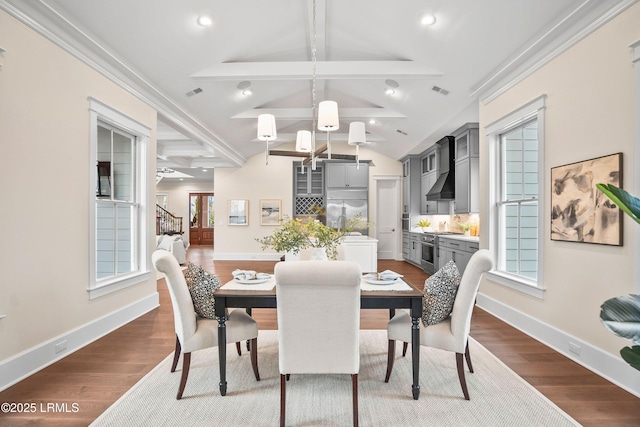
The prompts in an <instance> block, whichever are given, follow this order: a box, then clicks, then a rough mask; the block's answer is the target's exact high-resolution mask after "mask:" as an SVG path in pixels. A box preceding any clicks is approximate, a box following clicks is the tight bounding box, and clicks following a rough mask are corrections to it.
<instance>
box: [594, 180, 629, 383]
mask: <svg viewBox="0 0 640 427" xmlns="http://www.w3.org/2000/svg"><path fill="white" fill-rule="evenodd" d="M596 187H597V188H598V189H599V190H600V191H602V192H603V193H604V195H605V196H607V197H608V198H609V199H611V201H612V202H613V203H615V204H616V206H618V207H619V208H620V209H622V211H623V212H624V213H626V214H627V215H629V216H630V217H631V218H633V220H634V221H635V222H637V223H639V224H640V199H638V198H637V197H635V196H632V195H631V194H629V193H628V192H626V191H625V190H623V189H622V188H619V187H616V186H615V185H612V184H596ZM600 309H601V310H600V319H601V320H602V323H603V324H604V326H605V327H606V328H607V329H609V330H610V331H611V332H613V333H614V334H616V335H618V336H620V337H623V338H629V339H632V340H633V341H634V343H637V342H640V295H629V296H623V297H616V298H611V299H608V300H606V301H605V302H604V303H603V304H602V305H601V306H600ZM620 356H622V359H624V361H625V362H627V363H628V364H629V365H631V366H632V367H634V368H635V369H637V370H639V371H640V345H634V346H632V347H624V348H623V349H622V350H620Z"/></svg>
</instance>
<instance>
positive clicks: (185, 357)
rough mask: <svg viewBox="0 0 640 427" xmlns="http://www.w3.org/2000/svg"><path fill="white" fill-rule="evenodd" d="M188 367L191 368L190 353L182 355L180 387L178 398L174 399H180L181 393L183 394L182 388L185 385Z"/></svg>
mask: <svg viewBox="0 0 640 427" xmlns="http://www.w3.org/2000/svg"><path fill="white" fill-rule="evenodd" d="M189 366H191V353H185V354H183V355H182V377H181V378H180V387H178V396H176V399H178V400H180V399H182V393H183V392H184V386H186V385H187V377H188V376H189Z"/></svg>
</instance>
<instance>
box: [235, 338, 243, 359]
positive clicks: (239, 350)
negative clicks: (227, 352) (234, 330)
mask: <svg viewBox="0 0 640 427" xmlns="http://www.w3.org/2000/svg"><path fill="white" fill-rule="evenodd" d="M236 351H237V352H238V356H242V349H241V348H240V341H238V342H237V343H236Z"/></svg>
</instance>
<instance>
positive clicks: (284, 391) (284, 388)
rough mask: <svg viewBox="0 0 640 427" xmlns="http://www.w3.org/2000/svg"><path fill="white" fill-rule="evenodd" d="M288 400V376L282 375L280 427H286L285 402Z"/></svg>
mask: <svg viewBox="0 0 640 427" xmlns="http://www.w3.org/2000/svg"><path fill="white" fill-rule="evenodd" d="M286 398H287V380H286V375H282V374H280V427H284V413H285V412H284V411H285V401H286Z"/></svg>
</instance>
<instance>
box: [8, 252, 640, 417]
mask: <svg viewBox="0 0 640 427" xmlns="http://www.w3.org/2000/svg"><path fill="white" fill-rule="evenodd" d="M187 257H188V259H189V260H190V261H191V262H193V263H195V264H200V265H202V266H203V267H205V268H206V269H207V270H209V271H211V272H215V273H217V274H218V275H219V276H220V277H221V280H222V281H223V282H224V281H227V280H229V279H231V271H233V269H235V268H238V267H240V268H247V269H249V268H250V269H253V270H256V271H269V270H271V269H272V268H273V265H274V263H273V262H265V261H249V262H244V261H243V262H238V261H217V262H215V264H214V263H213V261H212V259H213V250H212V249H211V248H207V247H197V246H192V247H191V248H190V249H189V251H188V253H187ZM378 268H379V270H380V271H383V270H385V269H392V270H394V271H398V272H400V273H402V274H404V275H405V277H406V278H407V279H408V280H409V281H410V282H412V283H421V282H423V281H424V279H425V278H426V277H427V276H426V274H424V273H423V272H422V270H420V269H419V268H416V267H414V266H412V265H410V264H408V263H405V262H402V261H380V262H379V266H378ZM158 290H159V294H160V307H159V308H157V309H155V310H153V311H152V312H150V313H147V314H146V315H144V316H142V317H140V318H138V319H136V320H135V321H133V322H131V323H129V324H127V325H125V326H123V327H121V328H119V329H117V330H116V331H114V332H112V333H110V334H109V335H107V336H105V337H103V338H101V339H99V340H97V341H95V342H94V343H92V344H90V345H88V346H86V347H84V348H82V349H80V350H78V351H76V352H75V353H73V354H70V355H69V356H67V357H66V358H65V359H63V360H61V361H59V362H57V363H55V364H53V365H51V366H49V367H47V368H45V369H43V370H41V371H40V372H38V373H36V374H34V375H32V376H31V377H29V378H27V379H25V380H23V381H21V382H20V383H18V384H16V385H14V386H12V387H10V388H8V389H7V390H4V391H3V392H0V403H2V402H16V403H34V404H35V406H36V411H35V412H32V413H21V414H12V413H2V412H0V425H10V426H86V425H88V424H90V423H91V422H92V421H93V420H94V419H95V418H96V417H98V416H99V415H100V414H101V413H102V412H104V411H105V410H106V409H107V408H108V407H109V406H110V405H111V404H113V403H114V402H115V401H116V400H117V399H118V398H119V397H120V396H122V395H123V394H124V393H125V392H126V391H127V390H128V389H129V388H131V386H133V385H134V384H135V383H136V382H137V381H138V380H140V378H142V377H143V376H144V375H145V374H146V373H147V372H149V371H150V370H151V369H152V368H153V367H154V366H156V365H157V364H158V363H159V362H160V361H161V360H162V359H164V358H165V357H166V356H167V355H168V354H169V353H171V352H172V351H173V346H174V344H175V334H174V331H173V314H172V309H171V302H170V301H169V295H168V292H167V290H166V286H165V285H164V281H163V280H161V281H160V282H159V286H158ZM253 316H254V318H256V320H257V321H258V324H259V327H260V328H261V329H276V327H277V320H276V316H275V311H274V310H260V309H256V310H254V311H253ZM387 320H388V313H387V312H386V311H384V310H363V311H362V321H361V324H362V327H363V328H367V329H385V328H386V325H387ZM471 335H472V336H473V337H474V338H475V339H477V340H478V341H479V342H480V343H481V344H482V345H484V346H485V347H486V348H488V349H489V350H490V351H491V352H493V354H495V355H496V356H497V357H499V358H500V359H501V360H502V361H503V362H504V363H505V364H507V365H508V366H509V367H510V368H511V369H513V370H514V371H515V372H516V373H518V374H519V375H520V376H521V377H522V378H524V379H525V380H526V381H528V382H529V383H530V384H532V385H533V386H534V387H536V388H537V389H538V390H539V391H540V392H541V393H542V394H544V395H545V396H547V397H548V398H549V399H551V400H552V401H553V402H554V403H555V404H556V405H558V406H559V407H560V408H562V409H563V410H564V411H566V412H567V413H568V414H569V415H571V416H572V417H573V418H575V419H576V420H577V421H578V422H580V423H581V424H583V425H585V426H639V425H640V399H639V398H637V397H635V396H633V395H631V394H630V393H628V392H626V391H624V390H622V389H620V388H619V387H616V386H615V385H613V384H611V383H610V382H608V381H606V380H604V379H603V378H601V377H599V376H597V375H595V374H593V373H591V372H590V371H588V370H587V369H585V368H583V367H582V366H580V365H578V364H577V363H574V362H572V361H571V360H569V359H567V358H565V357H564V356H562V355H560V354H559V353H556V352H555V351H553V350H551V349H549V348H548V347H546V346H545V345H543V344H541V343H539V342H538V341H536V340H534V339H532V338H530V337H528V336H527V335H525V334H523V333H521V332H520V331H518V330H516V329H514V328H512V327H511V326H509V325H507V324H505V323H504V322H502V321H500V320H499V319H497V318H495V317H493V316H492V315H490V314H488V313H486V312H484V311H483V310H481V309H478V308H476V310H475V313H474V317H473V321H472V325H471ZM452 357H453V356H452ZM453 360H454V359H452V363H453ZM380 375H381V376H383V375H384V373H383V372H381V373H380ZM639 375H640V374H639ZM421 381H428V375H424V376H423V377H422V378H421ZM176 387H177V382H176ZM472 398H473V396H472ZM48 404H54V405H55V404H57V408H56V407H51V406H49V405H48ZM54 408H55V409H57V411H55V410H53V409H54ZM61 410H62V411H61ZM429 424H435V425H437V420H430V421H429ZM531 425H539V424H538V423H537V422H536V420H535V419H532V420H531Z"/></svg>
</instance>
